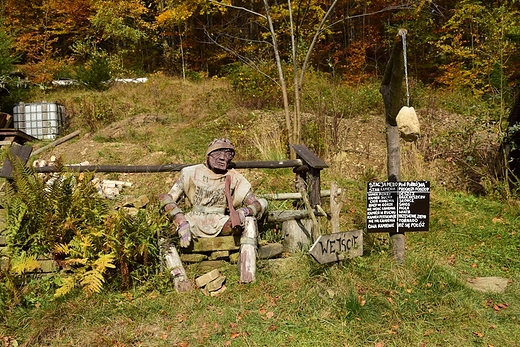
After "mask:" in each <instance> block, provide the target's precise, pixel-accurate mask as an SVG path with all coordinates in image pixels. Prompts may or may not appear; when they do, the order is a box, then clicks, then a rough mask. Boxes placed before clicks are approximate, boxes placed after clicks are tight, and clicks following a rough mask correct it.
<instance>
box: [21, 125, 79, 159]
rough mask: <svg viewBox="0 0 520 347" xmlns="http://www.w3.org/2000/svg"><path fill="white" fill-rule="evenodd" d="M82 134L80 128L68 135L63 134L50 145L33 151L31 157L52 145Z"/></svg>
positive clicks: (54, 145)
mask: <svg viewBox="0 0 520 347" xmlns="http://www.w3.org/2000/svg"><path fill="white" fill-rule="evenodd" d="M79 134H80V131H79V130H76V131H75V132H73V133H70V134H68V135H66V136H63V137H61V138H59V139H57V140H56V141H52V142H51V143H49V144H48V145H46V146H43V147H42V148H38V149H37V150H35V151H34V152H32V154H31V157H32V156H34V155H38V154H40V153H41V152H43V151H45V150H47V149H49V148H52V147H56V146H57V145H59V144H62V143H63V142H67V141H68V140H70V139H72V138H74V137H76V136H78V135H79Z"/></svg>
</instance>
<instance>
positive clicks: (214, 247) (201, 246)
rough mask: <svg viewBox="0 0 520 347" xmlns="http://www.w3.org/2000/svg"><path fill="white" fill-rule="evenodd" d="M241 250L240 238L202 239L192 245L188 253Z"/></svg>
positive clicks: (195, 240) (194, 241) (196, 240)
mask: <svg viewBox="0 0 520 347" xmlns="http://www.w3.org/2000/svg"><path fill="white" fill-rule="evenodd" d="M238 249H240V236H217V237H201V238H198V239H194V240H193V242H191V243H190V246H189V247H188V249H187V251H189V252H193V253H200V252H213V251H232V250H238Z"/></svg>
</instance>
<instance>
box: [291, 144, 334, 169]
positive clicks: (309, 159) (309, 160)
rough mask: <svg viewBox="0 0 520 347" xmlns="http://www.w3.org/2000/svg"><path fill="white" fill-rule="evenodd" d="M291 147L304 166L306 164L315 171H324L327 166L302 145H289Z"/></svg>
mask: <svg viewBox="0 0 520 347" xmlns="http://www.w3.org/2000/svg"><path fill="white" fill-rule="evenodd" d="M291 147H292V148H293V149H294V151H295V152H296V155H298V156H299V157H300V158H301V159H303V161H304V162H305V163H304V164H308V165H309V166H310V167H312V168H315V169H325V168H328V167H329V166H328V165H327V164H326V163H325V162H324V161H323V160H321V159H320V158H319V157H318V156H317V155H316V154H314V153H312V152H311V151H310V150H309V149H308V148H307V147H306V146H304V145H291Z"/></svg>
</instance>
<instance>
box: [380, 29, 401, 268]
mask: <svg viewBox="0 0 520 347" xmlns="http://www.w3.org/2000/svg"><path fill="white" fill-rule="evenodd" d="M403 35H406V30H405V29H400V30H399V33H398V35H397V37H396V40H395V44H394V47H393V50H392V55H391V56H390V60H389V61H388V65H387V66H386V70H385V74H384V76H383V81H382V83H381V89H380V91H381V94H382V96H383V101H384V104H385V118H386V144H387V156H388V162H387V170H388V181H391V182H392V181H393V182H397V181H399V180H400V179H401V166H400V151H399V131H398V129H397V122H396V117H397V114H398V113H399V110H400V109H401V107H403V100H402V84H403V77H404V58H403V44H402V39H401V38H402V36H403ZM396 223H397V220H396ZM390 240H391V244H392V250H393V255H394V259H395V260H396V262H397V263H403V262H404V258H405V254H404V251H405V247H406V239H405V235H404V234H403V233H399V232H398V231H397V232H395V233H390Z"/></svg>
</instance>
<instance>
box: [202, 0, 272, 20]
mask: <svg viewBox="0 0 520 347" xmlns="http://www.w3.org/2000/svg"><path fill="white" fill-rule="evenodd" d="M209 2H211V3H212V4H215V5H217V6H224V7H229V8H234V9H236V10H242V11H245V12H249V13H251V14H254V15H255V16H258V17H261V18H263V19H267V17H266V16H264V15H263V14H261V13H258V12H255V11H253V10H250V9H248V8H245V7H242V6H233V5H228V4H224V3H222V2H220V1H215V0H209Z"/></svg>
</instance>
